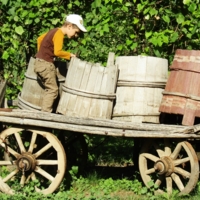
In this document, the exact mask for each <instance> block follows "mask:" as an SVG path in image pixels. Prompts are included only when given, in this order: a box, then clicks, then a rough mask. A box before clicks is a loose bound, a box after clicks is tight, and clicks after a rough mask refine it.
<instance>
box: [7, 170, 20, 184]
mask: <svg viewBox="0 0 200 200" xmlns="http://www.w3.org/2000/svg"><path fill="white" fill-rule="evenodd" d="M18 171H19V170H18V169H15V170H14V171H12V172H11V173H10V174H8V175H7V176H6V177H5V178H3V182H4V183H5V182H7V181H8V180H10V179H11V178H12V177H13V176H14V175H15V174H17V172H18Z"/></svg>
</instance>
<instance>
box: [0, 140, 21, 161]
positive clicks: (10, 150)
mask: <svg viewBox="0 0 200 200" xmlns="http://www.w3.org/2000/svg"><path fill="white" fill-rule="evenodd" d="M1 146H2V147H4V149H7V151H8V152H9V153H10V154H12V155H13V156H15V158H17V157H19V156H20V154H19V153H17V152H16V151H15V150H13V149H12V148H10V147H9V146H6V145H5V144H4V143H2V144H1Z"/></svg>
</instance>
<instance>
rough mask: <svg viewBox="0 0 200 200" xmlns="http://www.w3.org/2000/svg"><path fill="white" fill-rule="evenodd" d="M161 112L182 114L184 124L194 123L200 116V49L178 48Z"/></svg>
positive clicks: (171, 67)
mask: <svg viewBox="0 0 200 200" xmlns="http://www.w3.org/2000/svg"><path fill="white" fill-rule="evenodd" d="M170 69H171V72H170V76H169V79H168V81H167V84H166V87H165V90H164V92H163V98H162V102H161V105H160V108H159V110H160V112H162V113H169V114H175V115H181V116H182V121H181V123H182V125H193V124H194V121H195V117H200V89H199V85H200V51H198V50H183V49H178V50H176V53H175V56H174V60H173V62H172V65H171V66H170Z"/></svg>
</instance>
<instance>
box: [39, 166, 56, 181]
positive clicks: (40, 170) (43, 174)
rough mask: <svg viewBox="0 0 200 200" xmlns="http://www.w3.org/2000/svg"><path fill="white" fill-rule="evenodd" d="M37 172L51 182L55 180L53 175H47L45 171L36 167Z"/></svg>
mask: <svg viewBox="0 0 200 200" xmlns="http://www.w3.org/2000/svg"><path fill="white" fill-rule="evenodd" d="M35 171H36V172H37V173H39V174H41V175H42V176H44V177H45V178H46V179H48V180H50V181H51V182H52V181H53V180H54V177H53V176H51V174H49V173H47V172H46V171H44V170H43V169H42V168H40V167H36V168H35Z"/></svg>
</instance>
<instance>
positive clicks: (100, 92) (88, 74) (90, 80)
mask: <svg viewBox="0 0 200 200" xmlns="http://www.w3.org/2000/svg"><path fill="white" fill-rule="evenodd" d="M117 76H118V68H117V66H115V65H114V53H110V54H109V57H108V62H107V67H103V66H101V65H100V64H98V63H90V62H86V61H82V60H80V59H78V58H73V59H72V61H71V62H70V65H69V70H68V73H67V77H66V81H65V83H64V84H63V86H62V90H63V91H62V95H61V98H60V101H59V104H58V107H57V113H61V114H63V115H66V116H72V117H83V118H103V119H110V118H111V114H112V109H113V101H114V99H115V97H116V95H115V90H116V82H117Z"/></svg>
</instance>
